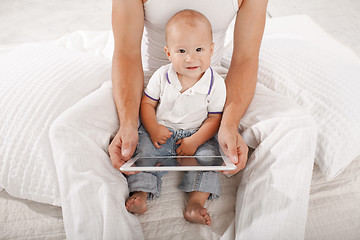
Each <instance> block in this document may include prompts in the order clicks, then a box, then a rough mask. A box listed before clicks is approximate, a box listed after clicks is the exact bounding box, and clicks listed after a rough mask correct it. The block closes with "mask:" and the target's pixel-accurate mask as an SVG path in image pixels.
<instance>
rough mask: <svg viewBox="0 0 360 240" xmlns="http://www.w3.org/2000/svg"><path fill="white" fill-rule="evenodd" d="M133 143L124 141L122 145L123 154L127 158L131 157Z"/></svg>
mask: <svg viewBox="0 0 360 240" xmlns="http://www.w3.org/2000/svg"><path fill="white" fill-rule="evenodd" d="M131 154H132V152H131V145H130V143H126V142H125V143H124V142H123V144H122V145H121V155H123V157H125V158H129V157H131Z"/></svg>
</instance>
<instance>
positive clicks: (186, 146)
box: [176, 137, 198, 156]
mask: <svg viewBox="0 0 360 240" xmlns="http://www.w3.org/2000/svg"><path fill="white" fill-rule="evenodd" d="M176 144H178V145H179V144H180V146H179V147H178V148H177V149H176V153H177V155H178V156H193V155H194V154H195V152H196V149H197V148H198V145H197V144H196V143H195V142H194V141H192V140H191V138H190V137H186V138H183V139H180V140H178V141H177V142H176Z"/></svg>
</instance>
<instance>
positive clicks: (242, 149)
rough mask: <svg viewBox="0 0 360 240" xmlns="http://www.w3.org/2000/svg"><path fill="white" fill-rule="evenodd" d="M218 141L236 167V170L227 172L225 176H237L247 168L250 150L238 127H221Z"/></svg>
mask: <svg viewBox="0 0 360 240" xmlns="http://www.w3.org/2000/svg"><path fill="white" fill-rule="evenodd" d="M218 141H219V144H220V147H221V149H222V150H223V151H224V153H225V155H226V156H228V157H229V158H230V160H231V162H232V163H234V164H235V165H236V169H235V170H231V171H225V172H224V173H225V174H235V173H238V172H239V171H240V170H241V169H244V168H245V165H246V161H247V157H248V152H249V148H248V146H247V145H246V144H245V142H244V140H243V138H242V137H241V135H240V133H239V132H238V129H237V127H234V128H232V127H228V126H220V129H219V133H218Z"/></svg>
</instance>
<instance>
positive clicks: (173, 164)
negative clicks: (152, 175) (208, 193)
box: [120, 156, 236, 172]
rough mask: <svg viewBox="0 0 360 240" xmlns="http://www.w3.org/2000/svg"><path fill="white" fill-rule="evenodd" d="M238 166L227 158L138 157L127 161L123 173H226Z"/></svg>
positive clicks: (122, 168)
mask: <svg viewBox="0 0 360 240" xmlns="http://www.w3.org/2000/svg"><path fill="white" fill-rule="evenodd" d="M234 169H236V166H235V165H234V164H233V163H232V162H231V161H230V159H229V158H228V157H227V156H160V157H138V156H135V157H133V158H131V159H130V160H129V161H127V162H126V163H125V164H124V165H123V166H122V167H120V170H121V171H124V172H126V171H131V172H133V171H148V172H151V171H226V170H234Z"/></svg>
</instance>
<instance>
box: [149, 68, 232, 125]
mask: <svg viewBox="0 0 360 240" xmlns="http://www.w3.org/2000/svg"><path fill="white" fill-rule="evenodd" d="M181 89H182V86H181V83H180V81H179V79H178V76H177V74H176V72H175V71H174V69H173V68H172V65H171V64H168V65H165V66H162V67H161V68H159V69H158V70H157V71H156V72H155V73H154V74H153V76H152V77H151V78H150V80H149V83H148V85H147V87H146V89H145V95H146V96H148V97H149V98H151V99H153V100H155V101H158V105H157V109H156V119H157V122H158V123H159V124H162V125H164V126H167V127H170V128H173V129H175V130H180V129H183V130H193V129H198V128H200V126H201V124H202V123H203V121H204V120H205V119H206V118H207V117H208V113H211V114H221V113H222V111H223V109H224V104H225V99H226V87H225V82H224V79H223V78H222V77H221V76H220V75H219V74H218V73H216V72H215V71H213V70H212V68H209V69H208V70H206V72H205V73H204V75H203V76H202V77H201V78H200V80H199V81H198V82H197V83H195V84H194V86H192V87H191V88H189V89H187V90H186V91H185V92H183V93H180V91H181Z"/></svg>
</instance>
